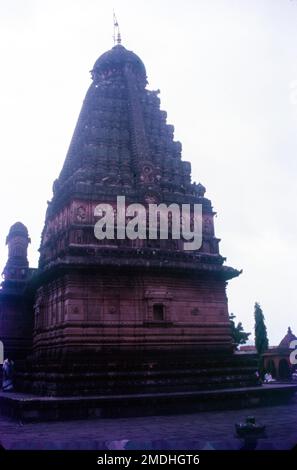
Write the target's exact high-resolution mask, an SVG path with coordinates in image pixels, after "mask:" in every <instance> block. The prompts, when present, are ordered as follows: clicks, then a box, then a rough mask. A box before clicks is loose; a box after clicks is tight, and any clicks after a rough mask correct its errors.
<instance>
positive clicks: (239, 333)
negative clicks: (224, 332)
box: [229, 313, 251, 349]
mask: <svg viewBox="0 0 297 470" xmlns="http://www.w3.org/2000/svg"><path fill="white" fill-rule="evenodd" d="M234 318H236V315H234V313H231V314H230V315H229V321H230V325H231V335H232V339H233V344H234V349H237V347H238V345H239V344H245V343H246V342H247V341H248V339H249V336H250V334H251V333H245V331H244V329H243V326H242V323H241V322H239V323H238V324H237V326H236V325H235V321H234Z"/></svg>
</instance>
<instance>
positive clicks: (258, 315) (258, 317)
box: [254, 302, 269, 356]
mask: <svg viewBox="0 0 297 470" xmlns="http://www.w3.org/2000/svg"><path fill="white" fill-rule="evenodd" d="M254 315H255V345H256V349H257V352H258V354H259V356H261V355H262V354H263V353H264V352H265V351H267V349H268V345H269V342H268V337H267V329H266V326H265V318H264V315H263V312H262V309H261V307H260V305H259V304H258V302H256V303H255V312H254Z"/></svg>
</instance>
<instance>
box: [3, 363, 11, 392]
mask: <svg viewBox="0 0 297 470" xmlns="http://www.w3.org/2000/svg"><path fill="white" fill-rule="evenodd" d="M2 371H3V378H2V390H3V392H12V391H13V371H14V362H13V361H12V360H10V359H5V361H4V362H3V366H2Z"/></svg>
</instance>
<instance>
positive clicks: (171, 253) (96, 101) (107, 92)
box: [0, 44, 256, 396]
mask: <svg viewBox="0 0 297 470" xmlns="http://www.w3.org/2000/svg"><path fill="white" fill-rule="evenodd" d="M91 76H92V82H91V85H90V88H89V90H88V91H87V94H86V97H85V100H84V102H83V105H82V109H81V113H80V115H79V118H78V122H77V125H76V128H75V130H74V134H73V138H72V141H71V143H70V147H69V151H68V153H67V156H66V159H65V162H64V165H63V168H62V170H61V173H60V175H59V177H58V178H57V179H56V181H55V182H54V184H53V197H52V200H51V201H50V202H49V203H48V207H47V211H46V218H45V223H44V228H43V232H42V236H41V245H40V260H39V266H38V268H37V269H30V268H29V266H28V260H27V247H28V243H29V242H30V238H29V234H28V230H27V228H26V227H25V226H24V225H23V224H22V223H20V222H17V223H16V224H14V225H13V226H12V227H11V230H10V232H9V234H8V236H7V245H8V248H9V254H8V261H7V264H6V266H5V268H4V271H3V275H4V281H3V283H2V289H1V291H0V339H2V341H3V342H4V346H5V351H6V355H8V356H10V357H11V358H12V359H14V360H15V361H16V371H17V373H16V386H17V387H18V389H19V390H20V391H27V392H30V393H32V392H33V393H36V394H43V395H53V396H55V395H56V396H59V395H61V396H63V395H66V396H67V395H68V396H69V395H88V394H89V395H90V394H93V395H95V394H99V393H100V394H102V393H105V394H111V393H113V394H116V393H123V392H126V393H144V392H169V391H170V392H172V391H195V390H209V389H218V388H228V387H229V388H230V387H243V386H245V387H247V386H249V385H253V384H254V383H255V381H256V378H255V375H254V371H255V366H254V364H251V363H250V361H248V360H247V359H245V358H244V357H243V356H242V357H239V356H235V355H234V354H233V349H234V348H233V344H232V338H231V331H230V322H229V316H228V302H227V296H226V286H227V283H228V281H229V280H231V279H232V278H235V277H237V276H238V275H239V274H240V272H239V271H238V270H236V269H234V268H231V267H228V266H226V265H225V258H224V257H223V256H222V255H221V254H220V251H219V239H218V238H217V237H216V235H215V230H214V215H215V213H214V210H213V207H212V204H211V201H210V200H209V199H208V198H206V197H205V188H204V186H203V185H202V184H201V183H198V184H196V183H195V182H192V181H191V164H190V163H189V162H187V161H184V160H182V157H181V144H180V142H177V141H175V140H174V128H173V126H172V125H170V124H168V123H167V119H166V112H165V111H162V110H161V109H160V99H159V91H153V90H149V89H148V88H147V83H148V82H147V75H146V69H145V66H144V64H143V62H142V61H141V60H140V58H139V57H138V56H137V55H136V54H135V53H133V52H131V51H129V50H127V49H126V48H125V47H124V46H123V45H121V44H116V45H115V46H114V47H113V48H112V49H111V50H110V51H108V52H105V53H104V54H103V55H101V56H100V57H99V59H98V60H97V61H96V62H95V64H94V67H93V69H92V71H91ZM45 164H46V162H45ZM118 196H125V200H126V204H132V203H140V204H142V205H144V206H145V207H147V205H148V204H150V203H154V204H161V203H163V204H166V205H167V206H169V205H170V204H172V203H175V204H178V205H179V206H181V205H182V204H191V205H193V204H201V205H202V214H203V243H202V246H201V248H200V249H199V250H197V251H186V250H184V241H183V240H182V239H180V240H176V239H173V238H172V237H169V238H168V239H167V240H165V239H164V240H163V239H155V240H150V239H139V238H136V239H135V240H129V239H127V238H125V239H117V238H116V237H115V238H114V239H105V240H98V239H97V238H96V237H95V235H94V226H95V224H96V222H97V220H98V218H97V217H96V216H95V215H94V210H95V207H96V206H97V205H98V204H101V203H108V204H110V205H112V206H113V207H114V208H115V210H116V202H117V197H118Z"/></svg>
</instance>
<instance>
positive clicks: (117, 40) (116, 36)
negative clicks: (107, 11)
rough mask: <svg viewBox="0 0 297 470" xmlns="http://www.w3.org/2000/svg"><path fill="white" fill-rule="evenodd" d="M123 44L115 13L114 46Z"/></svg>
mask: <svg viewBox="0 0 297 470" xmlns="http://www.w3.org/2000/svg"><path fill="white" fill-rule="evenodd" d="M121 42H122V38H121V33H120V27H119V23H118V20H117V17H116V15H115V12H113V43H114V45H116V44H121Z"/></svg>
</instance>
